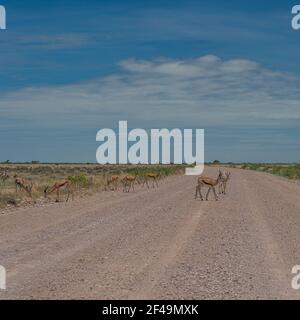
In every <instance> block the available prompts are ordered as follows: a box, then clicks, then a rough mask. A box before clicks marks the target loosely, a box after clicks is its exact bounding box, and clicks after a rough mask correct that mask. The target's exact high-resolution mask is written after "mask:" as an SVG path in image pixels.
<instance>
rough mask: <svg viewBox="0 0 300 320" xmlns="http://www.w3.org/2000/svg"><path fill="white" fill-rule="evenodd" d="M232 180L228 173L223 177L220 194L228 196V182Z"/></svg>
mask: <svg viewBox="0 0 300 320" xmlns="http://www.w3.org/2000/svg"><path fill="white" fill-rule="evenodd" d="M229 179H230V172H226V173H225V176H223V175H222V179H221V182H220V183H219V194H221V193H223V194H226V187H227V182H228V180H229Z"/></svg>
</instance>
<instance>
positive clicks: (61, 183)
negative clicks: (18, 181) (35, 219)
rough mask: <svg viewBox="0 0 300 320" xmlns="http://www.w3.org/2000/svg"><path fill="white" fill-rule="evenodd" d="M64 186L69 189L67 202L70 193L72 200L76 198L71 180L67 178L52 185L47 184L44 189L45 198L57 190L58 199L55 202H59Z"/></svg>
mask: <svg viewBox="0 0 300 320" xmlns="http://www.w3.org/2000/svg"><path fill="white" fill-rule="evenodd" d="M62 188H64V189H65V190H66V191H67V199H66V202H68V200H69V198H70V194H71V195H72V200H74V195H73V190H72V188H71V181H70V180H68V179H66V180H62V181H58V182H55V183H54V185H53V186H52V187H49V186H46V187H45V189H44V196H45V198H47V197H48V195H49V194H51V193H52V192H54V191H56V200H55V202H59V191H60V189H62Z"/></svg>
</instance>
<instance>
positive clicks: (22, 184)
mask: <svg viewBox="0 0 300 320" xmlns="http://www.w3.org/2000/svg"><path fill="white" fill-rule="evenodd" d="M12 177H13V179H14V184H15V192H16V195H17V193H18V191H21V190H23V191H25V192H26V194H27V195H29V197H30V198H31V199H32V188H33V182H32V181H28V180H26V179H23V178H20V177H19V176H18V175H16V174H14V175H13V176H12ZM9 178H10V175H9V173H8V172H7V171H4V172H2V173H0V180H1V181H2V185H5V183H6V181H7V180H8V179H9ZM229 178H230V172H225V174H224V173H223V172H221V171H219V173H218V176H217V178H216V179H214V178H211V177H207V176H199V177H198V178H197V185H196V192H195V199H197V198H198V197H200V199H201V200H203V196H202V193H201V189H202V188H203V187H206V188H208V190H207V193H206V197H205V198H206V200H208V195H209V193H210V191H211V190H212V191H213V193H214V196H215V200H216V201H217V200H218V196H217V193H216V189H215V188H216V187H217V186H219V194H226V187H227V182H228V180H229ZM161 179H162V175H161V174H159V173H146V174H144V175H143V176H134V175H126V176H123V177H122V176H118V175H111V176H109V177H108V178H107V179H106V182H105V190H111V191H118V190H119V189H120V187H121V188H122V191H123V192H127V193H128V192H130V191H131V190H132V191H135V189H134V185H135V184H136V183H137V184H139V185H142V186H143V187H144V186H145V185H146V186H147V188H148V189H149V188H150V186H149V182H151V181H152V188H154V187H158V186H159V184H158V182H159V181H160V180H161ZM62 189H64V190H65V191H66V192H67V198H66V202H67V201H68V200H69V197H70V195H71V196H72V199H74V195H73V190H72V182H71V181H70V180H69V179H64V180H60V181H57V182H55V183H54V184H53V185H52V186H45V187H44V197H45V198H47V197H48V195H50V194H52V193H54V192H55V193H56V202H59V194H60V190H62Z"/></svg>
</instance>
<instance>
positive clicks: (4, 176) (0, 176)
mask: <svg viewBox="0 0 300 320" xmlns="http://www.w3.org/2000/svg"><path fill="white" fill-rule="evenodd" d="M0 179H1V180H2V184H3V185H5V182H6V180H8V179H9V174H8V172H7V171H6V170H5V171H3V172H1V174H0Z"/></svg>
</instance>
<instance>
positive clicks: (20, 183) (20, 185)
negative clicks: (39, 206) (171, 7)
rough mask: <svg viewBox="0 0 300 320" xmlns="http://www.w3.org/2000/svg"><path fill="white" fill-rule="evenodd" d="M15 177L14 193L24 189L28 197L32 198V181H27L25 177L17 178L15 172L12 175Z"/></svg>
mask: <svg viewBox="0 0 300 320" xmlns="http://www.w3.org/2000/svg"><path fill="white" fill-rule="evenodd" d="M14 178H15V187H16V195H17V193H18V190H22V189H23V190H25V191H26V192H27V193H28V194H29V196H30V198H32V194H31V193H32V187H33V183H32V182H28V181H26V180H25V179H21V178H19V177H18V176H17V175H16V174H15V175H14Z"/></svg>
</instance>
